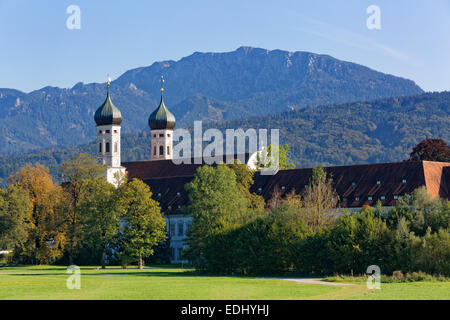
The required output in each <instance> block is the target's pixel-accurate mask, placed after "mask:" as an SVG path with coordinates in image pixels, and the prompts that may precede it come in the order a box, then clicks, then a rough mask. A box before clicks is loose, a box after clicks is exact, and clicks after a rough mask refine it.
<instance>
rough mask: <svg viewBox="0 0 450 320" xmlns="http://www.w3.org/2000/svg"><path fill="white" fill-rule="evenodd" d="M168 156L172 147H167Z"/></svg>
mask: <svg viewBox="0 0 450 320" xmlns="http://www.w3.org/2000/svg"><path fill="white" fill-rule="evenodd" d="M167 154H170V146H167Z"/></svg>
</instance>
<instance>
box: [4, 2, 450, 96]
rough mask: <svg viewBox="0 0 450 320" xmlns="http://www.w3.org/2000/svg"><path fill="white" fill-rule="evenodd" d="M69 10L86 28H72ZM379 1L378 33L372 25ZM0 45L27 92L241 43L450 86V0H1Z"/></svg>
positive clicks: (16, 82)
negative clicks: (75, 10) (76, 10)
mask: <svg viewBox="0 0 450 320" xmlns="http://www.w3.org/2000/svg"><path fill="white" fill-rule="evenodd" d="M72 4H75V5H78V6H79V7H80V9H81V29H80V30H69V29H68V28H67V27H66V20H67V18H68V17H69V14H67V13H66V9H67V7H68V6H69V5H72ZM372 4H375V5H378V6H379V7H380V9H381V30H369V29H368V28H367V27H366V20H367V18H368V15H367V14H366V9H367V7H368V6H369V5H372ZM0 44H1V46H0V87H2V88H16V89H20V90H23V91H26V92H28V91H31V90H35V89H39V88H41V87H44V86H46V85H52V86H59V87H72V86H73V85H74V84H75V83H77V82H79V81H82V82H85V83H88V82H104V81H105V80H106V74H107V73H109V74H110V75H111V77H112V78H113V79H114V78H116V77H118V76H119V75H121V74H122V73H123V72H124V71H126V70H128V69H131V68H136V67H140V66H147V65H150V64H152V63H153V62H154V61H159V60H169V59H172V60H178V59H180V58H182V57H184V56H187V55H190V54H191V53H193V52H195V51H207V52H223V51H232V50H235V49H236V48H238V47H239V46H242V45H246V46H255V47H262V48H266V49H283V50H289V51H310V52H315V53H323V54H329V55H331V56H334V57H336V58H338V59H342V60H347V61H352V62H356V63H360V64H363V65H366V66H368V67H371V68H373V69H376V70H379V71H382V72H387V73H391V74H394V75H397V76H402V77H405V78H410V79H412V80H414V81H415V82H416V83H417V84H418V85H420V86H421V87H422V88H423V89H424V90H427V91H442V90H450V54H449V53H450V1H449V0H432V1H425V0H395V1H393V0H370V1H365V0H326V1H325V0H314V1H311V0H308V1H303V0H277V1H274V0H273V1H265V0H251V1H250V0H226V1H217V0H209V1H207V0H179V1H175V0H164V1H153V0H151V1H141V0H128V1H122V0H114V1H112V0H109V1H103V0H70V1H65V0H58V1H54V0H39V1H31V0H28V1H23V0H0Z"/></svg>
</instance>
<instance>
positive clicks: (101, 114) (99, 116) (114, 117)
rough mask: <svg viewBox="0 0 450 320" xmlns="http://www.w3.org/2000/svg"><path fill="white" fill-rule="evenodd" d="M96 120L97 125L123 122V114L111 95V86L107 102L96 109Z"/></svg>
mask: <svg viewBox="0 0 450 320" xmlns="http://www.w3.org/2000/svg"><path fill="white" fill-rule="evenodd" d="M94 120H95V123H96V124H97V126H103V125H112V124H115V125H120V124H122V114H121V113H120V110H119V109H118V108H117V107H116V106H115V105H114V103H113V102H112V100H111V97H110V96H109V87H108V92H107V94H106V99H105V102H103V104H102V105H101V106H100V107H99V108H98V109H97V111H95V115H94Z"/></svg>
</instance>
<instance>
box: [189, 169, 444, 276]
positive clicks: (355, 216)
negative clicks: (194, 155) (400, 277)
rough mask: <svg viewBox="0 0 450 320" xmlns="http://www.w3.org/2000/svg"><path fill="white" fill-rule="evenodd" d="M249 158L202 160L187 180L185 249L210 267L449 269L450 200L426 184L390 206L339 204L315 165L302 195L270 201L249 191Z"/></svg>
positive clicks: (245, 270) (261, 270)
mask: <svg viewBox="0 0 450 320" xmlns="http://www.w3.org/2000/svg"><path fill="white" fill-rule="evenodd" d="M251 179H252V173H251V171H248V170H247V169H246V168H245V166H239V165H237V166H234V167H231V168H229V167H226V166H223V165H221V166H218V167H217V168H210V167H203V168H201V169H199V170H198V171H197V174H196V177H195V179H194V180H193V181H192V182H191V183H190V184H189V185H188V186H187V188H188V191H189V196H190V200H191V207H190V212H191V214H192V215H193V217H194V222H193V225H192V227H191V228H190V230H189V232H188V235H189V239H188V243H189V246H190V247H189V249H188V250H186V251H185V255H186V257H187V258H188V259H189V260H190V261H192V263H193V264H194V266H195V267H196V268H197V269H199V270H202V271H204V272H208V273H220V274H241V275H280V274H286V273H290V272H295V273H299V274H304V275H333V274H364V273H365V272H366V269H367V267H368V266H370V265H378V266H380V268H381V271H382V273H383V274H392V273H393V272H394V271H401V272H403V273H411V272H419V271H422V272H426V273H430V274H435V275H445V276H449V275H450V263H449V261H450V233H449V226H450V225H449V223H450V201H447V200H444V199H439V198H437V199H431V197H430V195H429V194H428V192H427V190H426V189H425V188H420V189H417V190H416V191H415V192H414V193H413V194H412V195H409V196H407V197H404V198H402V199H400V200H399V202H398V204H397V205H396V206H395V207H393V208H390V209H386V208H382V207H381V206H380V205H378V206H376V207H374V208H372V207H364V208H362V209H361V210H359V211H358V212H352V213H351V214H350V213H349V212H346V210H345V209H339V208H336V205H337V203H338V197H337V195H336V192H335V191H334V189H333V186H332V181H331V180H330V179H328V178H327V177H326V173H325V171H324V170H323V169H322V168H321V167H318V168H316V169H314V173H313V177H312V179H311V182H310V184H309V186H308V188H307V190H306V192H305V193H304V194H302V195H297V194H290V195H289V196H287V197H286V198H283V199H281V198H280V197H279V196H277V195H276V194H275V196H274V197H273V199H271V200H270V201H268V203H266V204H264V201H263V199H262V198H261V197H259V196H257V195H254V194H250V193H249V191H248V186H249V185H250V184H251Z"/></svg>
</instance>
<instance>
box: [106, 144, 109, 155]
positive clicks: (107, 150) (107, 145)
mask: <svg viewBox="0 0 450 320" xmlns="http://www.w3.org/2000/svg"><path fill="white" fill-rule="evenodd" d="M105 147H106V150H105V152H106V153H108V152H109V142H107V143H106V145H105Z"/></svg>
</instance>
